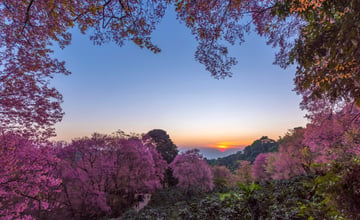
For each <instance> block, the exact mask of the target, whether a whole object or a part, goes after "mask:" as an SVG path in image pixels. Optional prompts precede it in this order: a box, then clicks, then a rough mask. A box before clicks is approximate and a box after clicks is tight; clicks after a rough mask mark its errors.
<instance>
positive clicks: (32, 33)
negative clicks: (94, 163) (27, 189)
mask: <svg viewBox="0 0 360 220" xmlns="http://www.w3.org/2000/svg"><path fill="white" fill-rule="evenodd" d="M169 7H173V8H174V9H175V11H176V13H177V17H178V19H179V20H180V21H181V22H183V23H185V24H186V26H187V27H188V28H189V29H190V30H191V32H192V34H193V35H194V36H195V39H196V40H197V41H198V43H199V45H198V47H197V51H196V52H195V59H196V60H197V61H199V62H200V63H202V64H203V65H204V66H205V68H206V69H207V70H208V71H209V72H210V74H211V75H212V76H213V77H215V78H217V79H220V78H226V77H229V76H231V75H232V72H231V67H232V66H234V65H235V64H236V63H237V61H236V59H235V58H234V57H231V56H230V55H229V50H228V48H227V47H226V45H225V44H224V43H225V42H228V43H229V44H231V45H234V44H241V43H242V42H243V41H244V35H245V34H246V33H248V32H249V31H250V29H251V26H252V27H253V28H254V29H255V30H256V32H257V33H258V34H259V35H261V36H264V37H266V39H267V41H268V44H271V45H272V46H274V47H277V48H278V53H277V54H276V56H275V63H276V64H279V65H280V66H281V67H287V66H288V65H290V64H294V63H295V64H296V65H297V71H296V75H295V85H296V88H295V90H296V91H297V92H298V93H300V94H302V95H303V97H304V100H303V104H302V107H304V108H308V104H309V103H311V101H312V100H316V99H319V98H326V99H328V100H329V101H330V103H336V102H338V101H343V100H345V101H351V102H353V101H355V102H356V103H357V105H360V99H359V97H360V84H359V82H360V74H359V62H360V61H359V57H360V54H359V53H360V52H359V51H360V50H359V42H360V39H359V37H360V33H359V32H360V26H359V22H358V20H359V19H360V16H359V12H360V8H359V7H360V6H359V4H358V2H357V0H345V1H324V0H302V1H299V0H262V1H254V0H244V1H238V0H216V1H215V0H211V1H209V0H198V1H190V0H173V1H171V0H157V1H150V0H147V1H136V0H97V1H93V0H79V1H66V0H60V1H54V0H50V1H44V0H24V1H12V0H4V1H2V2H1V3H0V20H1V22H0V29H1V30H2V31H1V34H0V48H1V50H0V57H1V61H0V66H1V68H0V84H1V86H0V94H1V96H0V97H1V98H0V114H1V120H0V124H1V127H3V128H8V129H9V128H11V129H14V128H17V129H18V130H22V127H24V125H25V127H26V128H27V130H28V132H27V133H29V134H30V133H42V134H43V135H44V136H51V135H53V129H52V128H51V127H52V126H53V125H54V124H55V123H56V122H58V121H60V120H61V118H62V116H63V112H62V110H61V107H60V104H61V102H62V96H61V94H59V92H58V91H57V90H56V89H54V88H51V87H50V85H49V80H50V79H51V78H52V77H53V76H54V74H58V73H60V74H69V73H70V72H69V70H67V69H66V68H65V66H64V62H63V61H59V60H58V59H56V58H55V57H53V56H52V54H53V51H52V50H51V49H50V48H51V45H52V44H53V43H57V44H58V45H59V46H60V47H61V48H64V47H66V46H67V45H69V44H70V43H71V33H70V30H71V29H72V28H74V27H77V28H78V29H79V30H80V31H81V32H82V33H83V34H85V33H88V34H90V39H91V40H92V41H93V42H94V44H97V45H101V44H103V43H106V42H110V41H111V42H114V43H116V44H118V45H119V46H122V45H124V43H125V42H126V41H133V42H134V43H135V44H137V45H138V46H139V47H144V48H147V49H149V50H151V51H153V52H154V53H158V52H160V51H161V50H160V48H159V47H157V46H156V45H155V44H154V43H152V41H151V34H152V32H153V31H154V30H155V28H156V25H157V24H158V23H159V22H160V21H161V19H162V18H163V16H164V14H165V11H166V9H167V8H169ZM29 131H30V132H29ZM39 131H41V132H39Z"/></svg>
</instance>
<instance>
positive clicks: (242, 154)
mask: <svg viewBox="0 0 360 220" xmlns="http://www.w3.org/2000/svg"><path fill="white" fill-rule="evenodd" d="M277 149H278V143H277V142H276V141H274V140H272V139H269V138H268V137H267V136H263V137H261V138H260V139H259V140H256V141H254V142H253V143H252V144H251V145H249V146H247V147H246V148H245V149H244V150H243V151H239V152H237V153H235V154H231V155H229V156H226V157H222V158H218V159H211V160H208V163H209V164H210V165H219V166H226V167H227V168H229V169H230V170H231V171H234V170H235V169H236V168H238V166H239V163H238V161H239V160H248V161H251V162H254V160H255V158H256V157H257V155H259V154H260V153H266V152H275V151H277Z"/></svg>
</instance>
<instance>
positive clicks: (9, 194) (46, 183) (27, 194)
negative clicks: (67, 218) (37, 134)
mask: <svg viewBox="0 0 360 220" xmlns="http://www.w3.org/2000/svg"><path fill="white" fill-rule="evenodd" d="M58 161H59V159H58V158H57V157H56V156H55V152H54V151H53V149H52V148H50V147H48V146H44V145H40V144H37V143H34V142H32V141H29V140H27V139H26V138H24V137H21V136H19V135H18V134H14V133H10V132H4V131H3V132H2V134H1V136H0V218H1V219H39V218H46V216H48V215H49V213H51V212H53V211H55V210H57V208H58V207H59V203H58V202H57V201H56V198H55V197H54V196H53V195H54V193H55V192H58V191H59V190H60V189H61V188H60V184H61V182H62V180H61V179H60V178H58V177H57V175H56V173H55V172H54V168H55V166H56V164H57V163H58Z"/></svg>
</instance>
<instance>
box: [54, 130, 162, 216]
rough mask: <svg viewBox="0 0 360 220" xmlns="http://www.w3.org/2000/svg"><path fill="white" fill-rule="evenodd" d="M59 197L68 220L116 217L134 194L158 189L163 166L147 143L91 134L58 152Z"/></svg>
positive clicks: (157, 154)
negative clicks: (60, 190)
mask: <svg viewBox="0 0 360 220" xmlns="http://www.w3.org/2000/svg"><path fill="white" fill-rule="evenodd" d="M59 157H60V158H61V159H62V161H61V162H62V163H61V166H60V168H59V173H60V175H61V177H62V179H63V184H62V186H63V192H62V195H61V198H62V201H63V204H64V206H66V207H67V208H66V211H67V213H68V216H69V217H70V218H85V217H87V218H99V217H101V216H105V215H110V216H118V215H120V214H121V212H122V211H124V210H125V209H126V208H128V207H130V206H131V205H132V204H133V202H134V199H135V194H136V193H151V192H153V191H154V190H155V189H157V188H160V187H161V184H160V182H161V181H162V179H163V177H164V171H165V169H166V167H167V165H166V161H164V160H163V159H162V157H161V155H160V154H159V153H158V152H157V151H156V147H155V146H154V145H153V144H152V141H151V139H147V138H144V139H142V137H141V136H139V137H136V136H123V135H122V134H119V133H118V134H114V135H101V134H94V135H93V136H92V137H91V138H87V137H85V138H81V139H78V140H74V141H73V142H72V143H71V144H70V145H68V146H67V147H65V148H63V149H60V151H59Z"/></svg>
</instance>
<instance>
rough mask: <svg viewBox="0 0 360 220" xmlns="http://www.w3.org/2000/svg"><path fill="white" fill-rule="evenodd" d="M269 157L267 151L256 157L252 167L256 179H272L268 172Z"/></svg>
mask: <svg viewBox="0 0 360 220" xmlns="http://www.w3.org/2000/svg"><path fill="white" fill-rule="evenodd" d="M267 158H268V154H267V153H261V154H259V155H258V156H257V157H256V158H255V161H254V163H253V165H252V167H251V172H252V176H253V177H254V179H255V180H267V179H270V176H269V174H268V173H267V172H266V166H267Z"/></svg>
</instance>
